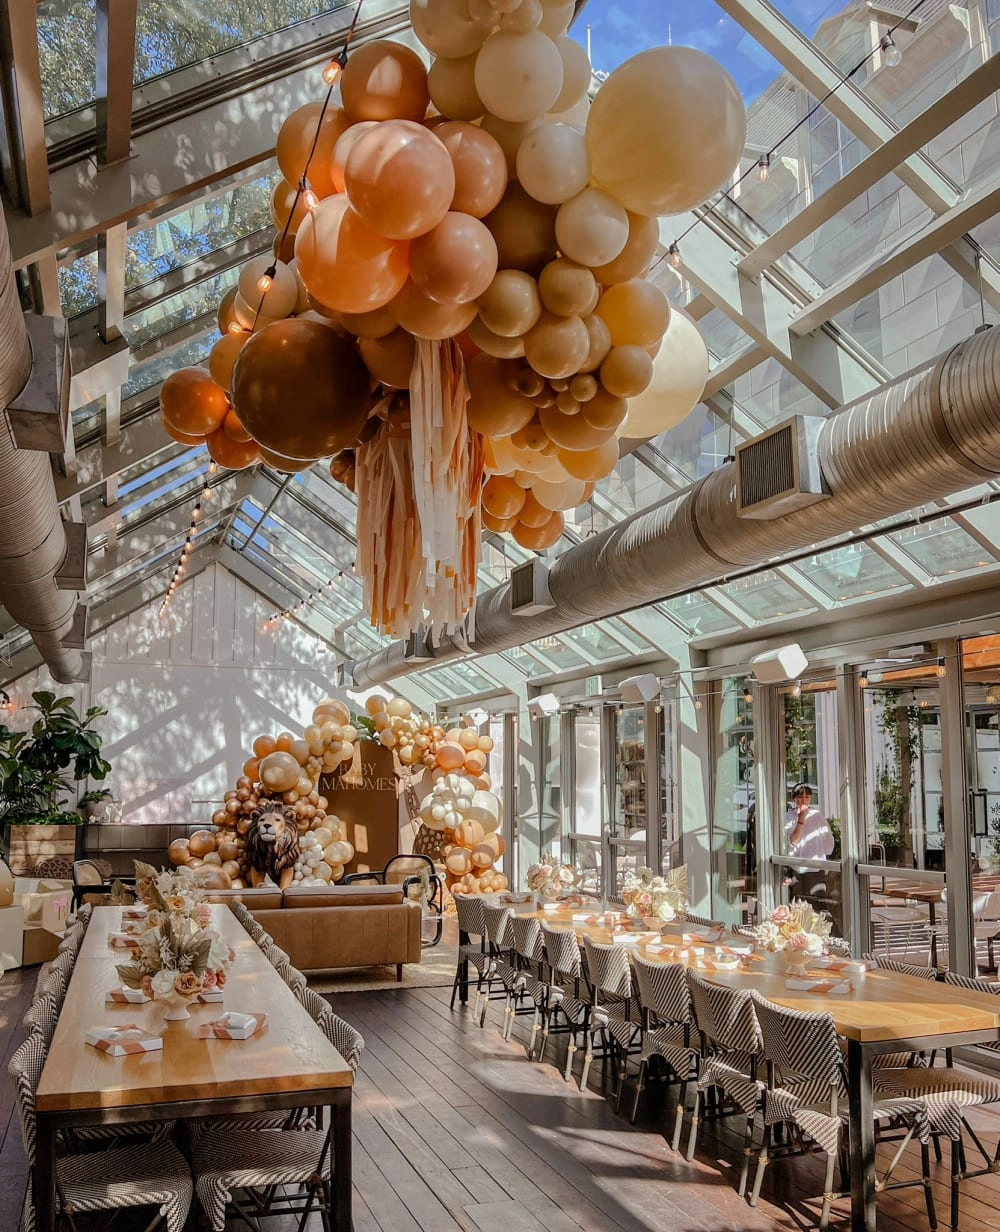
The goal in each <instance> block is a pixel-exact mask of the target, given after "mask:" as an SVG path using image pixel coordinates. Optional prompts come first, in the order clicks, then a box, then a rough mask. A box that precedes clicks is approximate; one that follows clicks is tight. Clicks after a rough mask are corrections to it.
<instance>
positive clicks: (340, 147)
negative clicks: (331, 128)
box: [330, 120, 378, 192]
mask: <svg viewBox="0 0 1000 1232" xmlns="http://www.w3.org/2000/svg"><path fill="white" fill-rule="evenodd" d="M377 126H378V121H377V120H362V122H361V123H360V124H352V125H351V127H350V128H348V129H345V130H344V132H343V133H341V135H340V136H339V137H338V138H337V144H336V145H335V146H334V147H333V158H332V159H331V161H330V179H331V181H332V182H333V186H334V188H335V189H336V190H337V192H343V191H344V166H345V164H346V163H347V159H348V157H349V156H350V153H351V151H352V150H353V149H354V147H355V146H356V145H357V144H358V142H359V141H360V140H361V138H362V137H363V136H364V135H365V133H370V132H371V131H372V129H373V128H376V127H377Z"/></svg>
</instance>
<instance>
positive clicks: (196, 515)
mask: <svg viewBox="0 0 1000 1232" xmlns="http://www.w3.org/2000/svg"><path fill="white" fill-rule="evenodd" d="M200 517H201V502H200V501H199V502H198V504H197V505H195V507H194V509H192V511H191V521H192V522H197V521H198V519H199V518H200Z"/></svg>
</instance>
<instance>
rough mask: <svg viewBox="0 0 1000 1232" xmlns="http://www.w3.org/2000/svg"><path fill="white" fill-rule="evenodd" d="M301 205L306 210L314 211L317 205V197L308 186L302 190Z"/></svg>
mask: <svg viewBox="0 0 1000 1232" xmlns="http://www.w3.org/2000/svg"><path fill="white" fill-rule="evenodd" d="M302 204H303V205H304V206H305V207H306V209H307V210H314V209H315V208H316V206H317V205H319V197H317V196H316V194H315V193H314V192H313V190H312V189H311V188H310V187H309V186H308V185H306V187H305V188H303V190H302Z"/></svg>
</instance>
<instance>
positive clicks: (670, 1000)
mask: <svg viewBox="0 0 1000 1232" xmlns="http://www.w3.org/2000/svg"><path fill="white" fill-rule="evenodd" d="M632 971H633V973H634V975H635V983H636V988H637V990H638V993H639V1004H640V1005H641V1006H642V1007H643V1009H646V1010H649V1012H650V1014H651V1015H652V1016H653V1018H654V1019H658V1020H659V1021H660V1022H681V1023H684V1024H685V1025H687V1026H693V1025H694V1011H693V1010H692V1008H691V994H690V993H689V992H688V986H687V980H686V979H685V978H684V964H683V963H659V962H650V961H649V959H648V958H643V957H642V955H641V954H633V955H632Z"/></svg>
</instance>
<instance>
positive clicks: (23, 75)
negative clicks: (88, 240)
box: [0, 0, 51, 260]
mask: <svg viewBox="0 0 1000 1232" xmlns="http://www.w3.org/2000/svg"><path fill="white" fill-rule="evenodd" d="M36 7H37V6H36V3H35V0H5V2H4V4H2V5H0V51H2V56H3V60H4V62H5V65H4V67H5V70H6V71H5V72H4V74H3V77H4V104H5V110H6V111H7V117H8V124H9V135H10V147H11V156H12V161H13V163H14V168H15V172H16V175H17V191H18V195H19V197H20V204H21V205H22V206H23V207H24V209H25V210H26V211H27V214H28V215H29V216H30V215H40V214H44V213H45V212H46V211H47V210H48V209H49V205H50V202H51V195H50V194H51V185H50V181H49V162H48V155H47V153H46V149H45V110H44V107H43V103H42V72H41V66H40V64H39V59H38V20H37V17H36ZM35 260H38V258H37V257H36V258H35Z"/></svg>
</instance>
